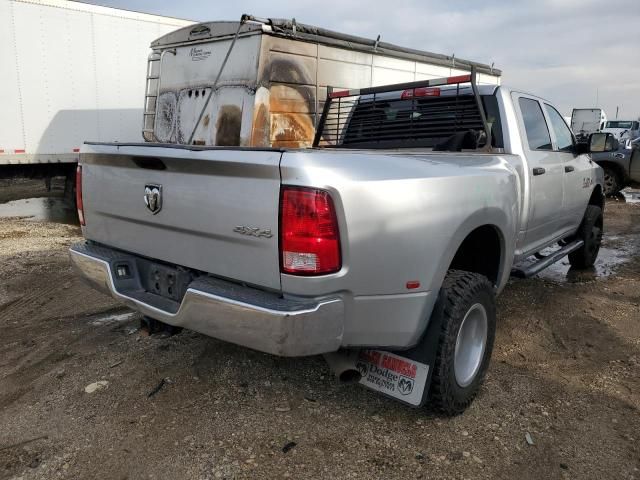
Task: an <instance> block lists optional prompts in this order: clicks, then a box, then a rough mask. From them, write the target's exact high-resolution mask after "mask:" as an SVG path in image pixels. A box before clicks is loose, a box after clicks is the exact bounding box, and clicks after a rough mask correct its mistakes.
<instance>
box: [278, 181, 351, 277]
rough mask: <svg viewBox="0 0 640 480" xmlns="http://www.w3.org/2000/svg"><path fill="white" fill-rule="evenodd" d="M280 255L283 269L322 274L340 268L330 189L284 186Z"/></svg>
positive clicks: (288, 271) (297, 273)
mask: <svg viewBox="0 0 640 480" xmlns="http://www.w3.org/2000/svg"><path fill="white" fill-rule="evenodd" d="M280 259H281V266H282V267H281V268H282V272H283V273H292V274H296V275H320V274H327V273H334V272H337V271H338V270H340V268H341V267H342V260H341V258H340V234H339V231H338V220H337V218H336V211H335V208H334V206H333V200H332V199H331V196H330V195H329V193H328V192H325V191H324V190H318V189H315V188H303V187H283V188H282V195H281V197H280Z"/></svg>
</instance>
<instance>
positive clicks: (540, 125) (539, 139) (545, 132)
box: [519, 97, 551, 150]
mask: <svg viewBox="0 0 640 480" xmlns="http://www.w3.org/2000/svg"><path fill="white" fill-rule="evenodd" d="M519 103H520V111H521V112H522V120H523V121H524V129H525V130H526V132H527V140H528V141H529V148H530V149H531V150H551V137H550V136H549V129H548V128H547V122H545V120H544V115H543V114H542V109H541V108H540V104H539V103H538V101H537V100H532V99H530V98H524V97H520V99H519Z"/></svg>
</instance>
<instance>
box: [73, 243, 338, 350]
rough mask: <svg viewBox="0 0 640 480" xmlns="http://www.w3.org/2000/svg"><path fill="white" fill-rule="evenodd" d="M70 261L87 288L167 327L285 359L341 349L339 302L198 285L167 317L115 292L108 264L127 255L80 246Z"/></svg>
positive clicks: (143, 300)
mask: <svg viewBox="0 0 640 480" xmlns="http://www.w3.org/2000/svg"><path fill="white" fill-rule="evenodd" d="M69 255H70V258H71V263H72V265H73V266H74V268H75V269H76V270H77V271H78V272H79V273H80V274H81V276H82V277H83V278H84V279H85V280H86V281H87V282H88V283H89V284H90V285H91V286H93V287H94V288H96V289H98V290H101V291H103V292H105V293H108V294H110V295H111V296H113V297H114V298H115V299H117V300H119V301H121V302H122V303H124V304H126V305H127V306H129V307H131V308H132V309H134V310H137V311H139V312H141V313H143V314H144V315H148V316H150V317H152V318H155V319H157V320H160V321H162V322H165V323H168V324H170V325H174V326H178V327H185V328H188V329H190V330H195V331H197V332H200V333H203V334H205V335H208V336H211V337H214V338H218V339H220V340H224V341H227V342H231V343H235V344H238V345H243V346H246V347H249V348H253V349H255V350H260V351H262V352H266V353H270V354H273V355H279V356H286V357H297V356H305V355H317V354H321V353H328V352H335V351H336V350H338V349H339V348H340V344H341V341H342V334H343V323H344V304H343V301H342V299H340V298H328V299H321V300H315V299H314V300H307V299H301V300H298V299H292V300H289V299H281V298H277V297H276V296H275V295H273V294H269V293H266V292H262V291H260V290H256V289H252V288H249V287H242V286H237V285H234V284H230V283H229V282H223V281H220V280H212V281H207V280H206V279H204V280H203V279H197V280H194V281H193V282H192V283H191V284H190V285H189V288H188V289H187V292H186V294H185V295H184V297H183V299H182V302H181V303H180V304H179V306H178V308H177V310H176V311H175V312H171V311H167V310H166V309H163V308H159V307H158V306H154V305H153V304H152V303H153V302H152V301H150V299H151V298H152V297H153V296H151V295H149V294H146V296H144V298H135V297H136V296H139V295H135V292H129V291H118V290H117V289H116V287H115V282H114V277H113V271H112V266H111V265H112V262H113V261H114V260H118V258H121V257H124V258H129V259H131V258H133V256H132V255H129V254H124V253H120V252H118V251H115V250H111V249H107V248H104V247H98V246H95V247H93V246H91V245H87V244H84V243H82V244H77V245H74V246H72V247H71V248H70V249H69ZM230 292H232V293H233V295H229V293H230ZM233 297H236V298H233ZM247 299H250V301H247Z"/></svg>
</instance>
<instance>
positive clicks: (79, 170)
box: [76, 165, 85, 225]
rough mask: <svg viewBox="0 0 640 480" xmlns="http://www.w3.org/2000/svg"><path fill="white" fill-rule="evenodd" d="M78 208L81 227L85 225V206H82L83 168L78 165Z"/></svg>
mask: <svg viewBox="0 0 640 480" xmlns="http://www.w3.org/2000/svg"><path fill="white" fill-rule="evenodd" d="M76 206H77V207H78V219H79V220H80V225H85V223H84V205H83V204H82V167H81V166H80V165H78V168H77V169H76Z"/></svg>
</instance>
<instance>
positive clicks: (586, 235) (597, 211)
mask: <svg viewBox="0 0 640 480" xmlns="http://www.w3.org/2000/svg"><path fill="white" fill-rule="evenodd" d="M602 227H603V215H602V209H601V208H600V207H598V206H597V205H588V206H587V211H586V212H585V214H584V217H583V218H582V223H581V224H580V227H578V231H577V233H576V239H578V240H582V241H583V242H584V245H583V246H582V247H580V248H579V249H578V250H575V251H573V252H571V253H570V254H569V263H570V264H571V266H572V267H575V268H589V267H592V266H593V264H594V263H595V262H596V258H598V252H599V251H600V244H601V243H602Z"/></svg>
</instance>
